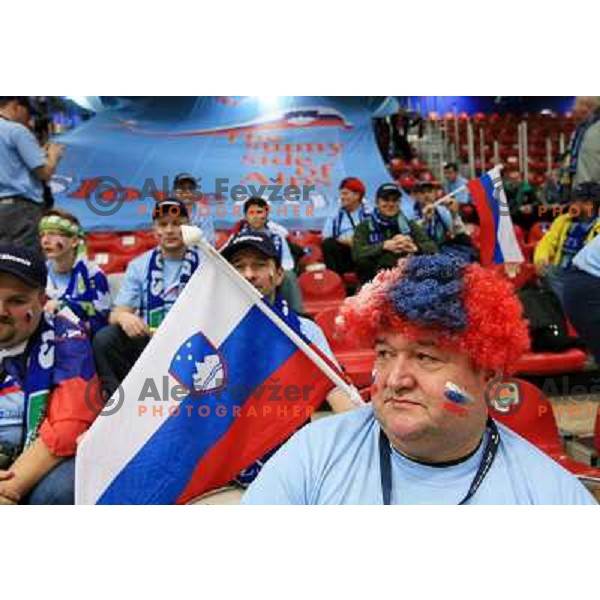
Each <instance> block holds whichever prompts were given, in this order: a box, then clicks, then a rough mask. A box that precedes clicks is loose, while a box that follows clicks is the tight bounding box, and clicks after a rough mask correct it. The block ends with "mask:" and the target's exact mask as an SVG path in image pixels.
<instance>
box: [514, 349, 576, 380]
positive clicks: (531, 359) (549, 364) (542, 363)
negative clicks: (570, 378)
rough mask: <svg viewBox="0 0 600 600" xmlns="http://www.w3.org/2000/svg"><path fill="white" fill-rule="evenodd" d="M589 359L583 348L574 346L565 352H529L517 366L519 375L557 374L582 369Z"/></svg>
mask: <svg viewBox="0 0 600 600" xmlns="http://www.w3.org/2000/svg"><path fill="white" fill-rule="evenodd" d="M586 361H587V354H586V353H585V352H584V351H583V350H579V349H577V348H572V349H571V350H565V351H564V352H556V353H553V352H538V353H535V354H534V353H532V352H528V353H527V354H525V355H523V356H522V357H521V358H520V359H519V361H518V362H517V366H516V373H518V374H519V375H557V374H560V373H569V372H577V371H582V370H583V367H584V366H585V363H586Z"/></svg>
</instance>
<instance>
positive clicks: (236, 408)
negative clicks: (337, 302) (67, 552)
mask: <svg viewBox="0 0 600 600" xmlns="http://www.w3.org/2000/svg"><path fill="white" fill-rule="evenodd" d="M213 252H214V251H213ZM219 261H223V262H219ZM274 316H275V318H274ZM313 352H316V349H314V348H313V347H312V346H311V345H310V343H309V342H307V341H306V340H305V339H303V338H301V337H299V336H297V334H295V333H294V331H293V330H291V329H290V328H289V327H287V325H286V324H285V323H282V322H281V320H278V317H277V316H276V315H274V313H273V311H272V309H271V308H270V307H269V306H268V305H266V304H265V303H264V301H263V300H262V299H261V297H260V294H259V293H258V292H257V291H256V290H255V289H254V288H252V286H250V284H248V283H247V282H245V281H244V280H242V279H241V277H240V276H239V275H238V274H237V273H236V272H235V271H233V269H232V267H231V266H230V265H229V264H227V263H225V262H224V259H223V258H222V257H220V256H218V255H213V254H211V253H210V252H207V254H206V260H203V261H202V262H201V265H200V267H199V268H198V269H197V271H196V272H195V273H194V275H193V276H192V278H191V279H190V281H189V282H188V284H187V286H186V287H185V289H184V290H183V292H182V294H181V296H180V297H179V299H178V300H177V303H176V304H175V306H174V307H173V308H172V309H171V310H170V311H169V313H168V315H167V316H166V318H165V320H164V322H163V323H162V324H161V326H160V328H159V329H158V331H157V332H156V333H155V334H154V336H153V338H152V340H151V341H150V343H149V344H148V346H147V347H146V349H145V350H144V353H143V354H142V356H141V357H140V359H139V360H138V362H137V363H136V364H135V366H134V367H133V369H132V370H131V372H130V373H129V375H128V376H127V378H126V380H125V381H124V382H123V386H122V388H123V393H124V398H123V402H122V406H121V407H120V409H119V410H117V411H116V412H114V411H112V412H113V413H114V414H111V415H110V417H109V416H108V411H107V414H106V415H105V416H103V415H100V416H99V417H98V418H97V419H96V421H95V423H94V425H93V426H92V427H91V429H90V430H89V431H88V433H87V434H86V435H85V437H84V438H83V441H82V442H81V444H80V445H79V448H78V452H77V460H76V502H77V503H78V504H175V503H186V502H188V501H190V500H191V499H193V498H195V497H197V496H199V495H201V494H203V493H205V492H208V491H211V490H214V489H216V488H218V487H221V486H223V485H225V484H227V483H228V482H230V481H232V480H233V479H234V478H235V477H236V476H237V475H238V474H239V473H240V472H241V471H243V470H244V469H246V468H247V467H249V466H250V465H251V464H253V463H254V462H255V461H256V460H258V459H260V458H261V457H263V456H265V455H266V454H267V453H268V452H269V451H271V450H272V449H273V448H275V447H276V446H277V445H279V444H281V443H282V442H283V441H285V440H286V439H287V438H288V437H289V436H290V435H291V434H292V433H294V431H296V430H297V429H298V428H299V427H301V426H302V424H303V423H304V422H306V421H307V420H308V419H309V418H310V414H311V412H312V411H313V410H314V409H315V408H316V407H317V406H318V405H319V404H320V403H321V402H322V401H323V399H324V398H325V396H326V394H327V393H328V392H329V390H331V389H332V388H333V387H334V386H335V385H336V383H338V381H337V379H338V377H339V378H340V381H342V384H343V379H342V374H341V373H340V372H339V370H338V369H337V367H336V366H334V365H333V364H332V363H331V362H327V360H326V359H325V357H323V356H322V355H321V354H320V353H318V352H316V353H315V354H313ZM320 361H325V367H324V366H323V362H320ZM317 363H319V364H317ZM324 369H325V371H327V374H325V372H324ZM328 369H330V370H329V371H328ZM332 373H333V375H332ZM117 394H118V392H117ZM117 394H115V396H114V397H113V400H116V401H117V403H118V399H117ZM112 405H113V406H114V402H113V404H112Z"/></svg>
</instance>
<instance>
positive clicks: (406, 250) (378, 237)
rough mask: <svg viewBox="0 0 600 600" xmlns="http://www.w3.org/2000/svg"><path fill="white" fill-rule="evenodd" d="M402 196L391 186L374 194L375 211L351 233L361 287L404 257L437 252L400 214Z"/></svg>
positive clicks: (415, 227)
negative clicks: (352, 234) (375, 196)
mask: <svg viewBox="0 0 600 600" xmlns="http://www.w3.org/2000/svg"><path fill="white" fill-rule="evenodd" d="M401 195H402V192H401V190H400V188H399V187H398V186H397V185H396V184H395V183H385V184H383V185H381V186H380V187H379V189H378V190H377V200H376V208H375V210H374V212H373V214H370V215H367V217H366V218H365V220H364V221H363V222H362V223H361V224H360V225H359V226H358V227H357V228H356V230H355V232H354V242H353V245H352V256H353V258H354V262H355V264H356V272H357V275H358V279H359V281H360V283H361V284H363V283H366V282H367V281H370V280H371V279H373V277H375V275H376V274H377V273H378V272H379V271H380V270H381V269H389V268H391V267H395V266H396V264H397V263H398V259H400V258H402V257H405V256H407V255H408V254H419V253H425V254H433V253H434V252H437V250H438V248H437V246H436V245H435V242H433V240H431V239H430V238H429V237H428V236H427V234H426V233H425V232H424V231H423V229H422V228H421V226H420V225H419V224H418V223H416V222H415V221H409V220H408V219H407V218H406V217H405V216H404V214H403V213H402V211H401V210H400V197H401Z"/></svg>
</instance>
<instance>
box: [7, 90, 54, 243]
mask: <svg viewBox="0 0 600 600" xmlns="http://www.w3.org/2000/svg"><path fill="white" fill-rule="evenodd" d="M31 114H32V106H31V104H30V103H29V99H28V98H27V96H0V239H1V240H2V241H3V242H5V243H9V242H10V243H14V244H16V245H18V246H23V247H26V248H29V249H30V250H35V251H38V252H39V251H40V243H39V237H38V224H39V221H40V218H41V216H42V212H43V210H44V198H43V193H44V192H43V186H42V182H47V181H49V180H50V179H51V177H52V175H53V174H54V171H55V169H56V166H57V164H58V161H59V160H60V158H61V157H62V153H63V147H62V146H60V145H59V144H47V145H46V146H45V148H44V150H45V152H44V150H42V148H41V147H40V145H39V144H38V142H37V140H36V139H35V136H34V135H33V133H31V131H30V130H29V128H28V123H29V120H30V118H31Z"/></svg>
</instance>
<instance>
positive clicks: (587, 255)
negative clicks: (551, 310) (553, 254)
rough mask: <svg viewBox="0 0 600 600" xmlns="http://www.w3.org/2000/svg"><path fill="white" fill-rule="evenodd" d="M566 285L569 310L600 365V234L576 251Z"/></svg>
mask: <svg viewBox="0 0 600 600" xmlns="http://www.w3.org/2000/svg"><path fill="white" fill-rule="evenodd" d="M563 285H564V294H563V300H564V302H563V306H564V309H565V314H566V316H567V318H568V319H569V321H570V322H571V324H572V325H573V327H575V329H576V330H577V333H578V334H579V337H580V338H581V340H582V341H583V342H584V343H585V345H586V346H587V347H588V348H589V350H590V352H591V353H592V355H593V356H594V360H595V361H596V364H597V365H600V236H597V237H595V238H594V239H593V240H592V241H591V242H590V243H589V244H586V245H585V246H584V247H583V248H582V249H581V250H580V251H579V252H578V253H577V254H576V256H575V258H574V259H573V264H572V267H571V268H570V269H569V270H568V271H566V272H565V273H564V274H563Z"/></svg>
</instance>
